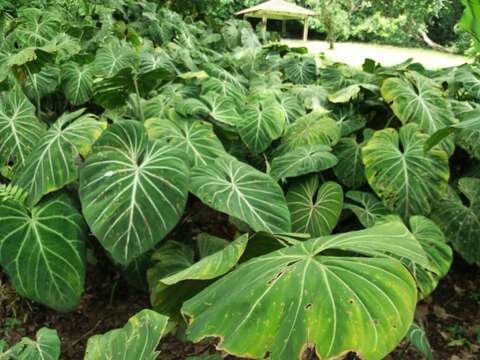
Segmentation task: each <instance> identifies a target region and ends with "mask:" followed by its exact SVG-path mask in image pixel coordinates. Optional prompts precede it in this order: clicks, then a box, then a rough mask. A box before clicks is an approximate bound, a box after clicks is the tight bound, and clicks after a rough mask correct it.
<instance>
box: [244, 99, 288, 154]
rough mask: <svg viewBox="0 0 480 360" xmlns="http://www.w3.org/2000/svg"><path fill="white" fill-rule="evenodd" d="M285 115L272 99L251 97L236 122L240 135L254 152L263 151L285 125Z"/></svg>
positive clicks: (277, 136) (281, 131)
mask: <svg viewBox="0 0 480 360" xmlns="http://www.w3.org/2000/svg"><path fill="white" fill-rule="evenodd" d="M285 123H286V121H285V115H284V113H283V111H282V110H281V109H280V108H279V107H278V103H277V102H276V101H275V100H272V99H264V100H263V99H258V98H255V99H251V100H250V101H249V102H248V103H247V104H246V105H245V108H244V110H243V112H242V114H241V117H240V118H239V122H238V124H236V126H237V129H238V132H239V134H240V137H241V138H242V140H243V142H244V143H245V144H246V145H247V147H248V148H249V149H250V151H251V152H252V153H253V154H254V155H257V154H260V153H262V152H263V151H265V150H266V149H267V148H268V146H269V145H270V144H271V143H272V141H273V140H275V139H278V138H279V137H280V136H281V135H282V133H283V130H284V127H285Z"/></svg>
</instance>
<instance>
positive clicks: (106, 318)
mask: <svg viewBox="0 0 480 360" xmlns="http://www.w3.org/2000/svg"><path fill="white" fill-rule="evenodd" d="M195 206H197V205H195V204H194V205H193V206H192V207H193V209H190V210H194V211H193V213H196V214H200V215H197V217H196V218H195V219H192V218H186V219H185V220H184V222H183V229H182V231H181V233H183V232H185V231H188V232H193V233H195V232H197V231H199V230H198V229H200V230H201V231H209V232H210V233H213V234H216V235H220V236H222V235H225V234H229V235H230V236H231V235H232V234H231V229H230V228H228V226H225V224H226V221H225V220H226V219H225V218H216V217H218V216H221V215H218V214H212V212H204V211H202V209H196V208H195ZM190 213H191V212H190ZM222 224H223V225H222ZM185 225H188V226H185ZM215 226H216V228H215ZM185 228H189V229H187V230H185ZM219 228H220V229H219ZM96 255H97V256H98V263H97V264H96V265H95V266H93V265H90V266H89V268H88V272H87V282H86V283H87V286H86V291H85V294H84V295H83V296H82V300H81V303H80V305H79V306H78V308H77V309H76V310H75V311H74V312H72V313H58V312H55V311H52V310H49V309H47V308H45V307H43V306H40V305H37V304H34V303H32V302H29V301H26V300H23V299H21V298H20V297H18V296H17V295H16V294H15V292H14V291H13V289H12V288H11V286H10V285H9V283H8V279H7V277H6V275H5V274H3V273H2V272H0V339H4V340H5V341H6V342H7V343H8V344H13V343H15V342H16V341H18V340H19V339H20V338H21V337H22V336H29V337H34V335H35V332H36V331H37V330H38V329H39V328H41V327H43V326H47V327H50V328H54V329H57V330H58V332H59V335H60V338H61V342H62V359H65V360H77V359H82V358H83V354H84V352H85V346H86V342H87V339H88V338H89V337H90V336H91V335H94V334H101V333H104V332H106V331H108V330H111V329H114V328H119V327H122V326H123V325H124V324H125V323H126V322H127V320H128V318H129V317H131V316H132V315H134V314H135V313H136V312H138V311H139V310H141V309H143V308H146V307H149V299H148V294H147V293H145V292H142V291H140V290H137V289H135V288H133V287H131V286H129V285H128V284H127V283H126V281H124V280H123V279H122V278H121V276H120V272H119V271H118V270H117V269H115V268H114V267H112V266H111V265H110V263H109V261H108V259H106V258H105V257H104V256H103V255H102V252H101V251H100V249H97V251H96ZM417 321H419V322H420V323H421V324H422V325H423V326H424V327H425V329H426V331H427V334H428V337H429V339H430V342H431V345H432V347H433V349H434V358H435V359H439V360H470V359H480V268H479V267H475V266H469V265H467V264H466V263H465V262H463V261H462V260H460V259H458V258H456V259H455V261H454V265H453V267H452V269H451V271H450V273H449V275H448V276H447V277H446V278H445V279H443V280H442V281H441V283H440V285H439V286H438V288H437V289H436V291H435V292H434V293H433V295H432V296H430V297H429V298H427V299H426V300H425V301H422V302H421V303H420V304H419V305H418V309H417ZM180 334H181V332H180ZM180 338H181V336H180ZM407 346H408V344H406V343H402V344H401V345H400V346H399V347H398V348H397V350H396V351H395V352H394V353H392V354H391V355H390V356H389V357H388V358H387V359H389V360H399V359H406V360H407V359H408V360H415V359H422V356H421V355H420V354H419V353H418V352H417V351H416V350H414V349H413V348H411V347H408V348H407ZM160 348H161V350H162V355H161V359H162V360H181V359H185V358H186V357H188V356H193V355H201V354H209V353H213V352H214V346H213V345H212V343H208V342H205V343H201V344H195V345H194V344H191V343H186V342H182V341H180V340H178V339H177V338H176V337H174V336H172V335H169V336H167V337H166V338H165V339H164V340H163V341H162V343H161V345H160ZM224 355H225V354H224ZM227 358H228V359H234V358H233V357H227ZM349 358H352V356H350V357H349Z"/></svg>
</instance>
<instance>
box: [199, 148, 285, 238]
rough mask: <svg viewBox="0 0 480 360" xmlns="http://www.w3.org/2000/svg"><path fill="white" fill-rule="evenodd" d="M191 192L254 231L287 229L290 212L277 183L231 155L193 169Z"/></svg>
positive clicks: (281, 230)
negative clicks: (244, 223)
mask: <svg viewBox="0 0 480 360" xmlns="http://www.w3.org/2000/svg"><path fill="white" fill-rule="evenodd" d="M190 191H191V192H192V193H193V194H194V195H195V196H197V197H198V198H199V199H200V200H202V202H204V203H205V204H207V205H208V206H210V207H212V208H214V209H216V210H218V211H221V212H224V213H226V214H228V215H231V216H233V217H236V218H238V219H240V220H242V221H244V222H246V223H247V224H248V225H249V226H250V227H251V228H252V229H253V230H255V231H267V232H271V233H275V232H289V231H290V213H289V211H288V207H287V203H286V201H285V197H284V195H283V192H282V189H281V188H280V186H279V185H278V184H277V182H276V181H275V180H273V179H272V178H271V177H270V176H268V175H266V174H264V173H262V172H260V171H258V170H256V169H255V168H253V167H251V166H249V165H247V164H245V163H242V162H240V161H238V160H236V159H235V158H234V157H231V156H228V155H223V156H219V157H218V158H217V159H215V161H214V162H212V163H210V164H208V165H205V166H197V167H195V168H193V169H192V171H191V180H190Z"/></svg>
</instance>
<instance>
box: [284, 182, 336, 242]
mask: <svg viewBox="0 0 480 360" xmlns="http://www.w3.org/2000/svg"><path fill="white" fill-rule="evenodd" d="M287 202H288V208H289V209H290V214H291V216H292V231H294V232H298V233H307V234H310V236H312V237H317V236H323V235H329V234H330V233H331V232H332V230H333V229H334V228H335V226H336V225H337V222H338V219H339V217H340V213H341V212H342V205H343V191H342V187H341V186H340V185H339V184H337V183H335V182H333V181H328V182H326V183H323V184H322V186H320V181H319V179H318V176H317V175H311V176H309V177H307V178H305V179H304V180H301V181H300V182H298V183H296V184H294V185H292V186H291V187H290V189H289V190H288V193H287Z"/></svg>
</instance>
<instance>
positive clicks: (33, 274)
mask: <svg viewBox="0 0 480 360" xmlns="http://www.w3.org/2000/svg"><path fill="white" fill-rule="evenodd" d="M0 229H1V230H0V233H1V234H0V239H1V240H0V264H1V265H2V267H3V268H4V269H5V272H6V273H7V274H8V276H9V277H10V280H11V282H12V284H13V286H14V287H15V289H16V291H17V292H18V293H19V294H20V295H22V296H25V297H27V298H29V299H32V300H34V301H37V302H39V303H41V304H44V305H46V306H48V307H51V308H53V309H55V310H59V311H67V310H73V309H74V308H75V306H76V305H77V304H78V301H79V300H80V295H81V294H82V292H83V286H84V282H85V241H86V238H87V228H86V225H85V223H84V221H83V219H82V216H81V215H80V213H79V212H78V211H77V210H76V209H75V208H74V207H73V206H72V204H71V201H70V200H69V199H68V197H67V196H66V195H60V196H55V197H53V198H48V199H45V200H43V201H42V202H40V203H39V204H38V205H37V206H35V207H33V208H27V207H25V206H24V205H23V204H22V203H20V202H18V201H16V200H14V199H6V200H5V201H2V202H0Z"/></svg>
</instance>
